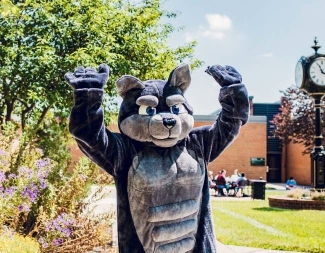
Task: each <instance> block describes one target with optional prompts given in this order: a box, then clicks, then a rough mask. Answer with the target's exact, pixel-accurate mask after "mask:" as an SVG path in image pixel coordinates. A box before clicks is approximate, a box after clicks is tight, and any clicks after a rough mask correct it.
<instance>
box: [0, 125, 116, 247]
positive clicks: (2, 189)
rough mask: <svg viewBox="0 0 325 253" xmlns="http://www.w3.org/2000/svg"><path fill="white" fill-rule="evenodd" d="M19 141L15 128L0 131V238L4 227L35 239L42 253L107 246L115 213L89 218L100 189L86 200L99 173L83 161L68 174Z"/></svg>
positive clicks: (85, 160) (41, 153)
mask: <svg viewBox="0 0 325 253" xmlns="http://www.w3.org/2000/svg"><path fill="white" fill-rule="evenodd" d="M24 141H25V139H24V136H20V135H19V134H17V131H16V127H15V126H14V125H12V124H7V125H5V126H4V130H3V131H2V135H0V194H1V198H0V209H1V212H0V234H1V233H4V229H3V227H2V225H5V228H6V229H9V230H10V231H15V232H18V233H20V234H23V235H25V236H27V238H36V239H37V240H38V242H39V244H40V245H41V246H42V247H41V251H42V252H84V251H86V250H91V249H92V248H93V247H95V246H100V245H105V244H107V243H109V242H110V240H111V233H110V232H109V231H108V228H109V226H110V222H111V219H112V218H113V217H114V216H115V214H114V213H113V212H110V213H104V214H102V215H97V216H94V215H93V208H94V207H93V206H94V205H93V204H94V203H95V202H96V201H98V200H100V199H101V198H103V197H105V195H103V194H102V193H101V190H102V187H99V188H98V190H97V192H96V193H95V194H94V195H92V197H91V198H88V200H86V197H87V196H88V195H89V190H90V186H91V185H92V184H93V183H94V182H96V181H100V180H102V179H101V178H102V175H101V176H100V179H97V178H98V176H99V175H100V173H99V168H98V167H97V166H96V165H94V164H93V163H91V162H90V161H89V160H88V159H87V158H85V157H83V158H81V159H80V161H79V162H78V163H77V164H76V166H75V167H74V169H73V170H72V171H71V172H70V173H68V172H67V169H66V168H61V167H59V166H57V163H56V162H54V161H53V160H51V159H49V158H47V157H45V156H44V153H43V152H42V150H41V149H38V148H37V147H35V146H33V145H30V144H28V143H24ZM21 147H24V148H23V149H21ZM18 157H19V159H17V158H18ZM107 180H109V177H108V178H107Z"/></svg>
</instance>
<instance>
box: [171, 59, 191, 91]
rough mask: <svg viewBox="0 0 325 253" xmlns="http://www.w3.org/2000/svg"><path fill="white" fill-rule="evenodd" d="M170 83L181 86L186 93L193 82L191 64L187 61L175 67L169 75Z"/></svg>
mask: <svg viewBox="0 0 325 253" xmlns="http://www.w3.org/2000/svg"><path fill="white" fill-rule="evenodd" d="M168 83H169V85H170V86H176V87H179V88H180V89H181V91H182V92H183V94H184V93H185V91H186V90H187V88H188V87H189V86H190V83H191V70H190V66H189V65H188V64H186V63H182V64H181V65H179V66H178V67H176V68H174V70H173V71H172V72H171V73H170V75H169V78H168Z"/></svg>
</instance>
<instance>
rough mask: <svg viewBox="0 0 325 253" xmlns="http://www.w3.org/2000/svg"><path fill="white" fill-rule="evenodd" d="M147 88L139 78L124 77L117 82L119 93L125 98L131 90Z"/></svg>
mask: <svg viewBox="0 0 325 253" xmlns="http://www.w3.org/2000/svg"><path fill="white" fill-rule="evenodd" d="M144 88H145V86H144V84H143V82H141V81H140V80H139V79H138V78H136V77H134V76H129V75H124V76H122V77H121V78H120V79H118V80H117V81H116V89H117V93H118V94H119V95H120V96H121V97H122V98H124V96H125V93H126V92H127V91H129V90H131V89H144Z"/></svg>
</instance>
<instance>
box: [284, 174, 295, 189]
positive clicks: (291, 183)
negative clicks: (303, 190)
mask: <svg viewBox="0 0 325 253" xmlns="http://www.w3.org/2000/svg"><path fill="white" fill-rule="evenodd" d="M296 187H297V182H296V180H294V178H293V177H290V178H289V179H288V180H287V182H286V190H291V189H294V188H296Z"/></svg>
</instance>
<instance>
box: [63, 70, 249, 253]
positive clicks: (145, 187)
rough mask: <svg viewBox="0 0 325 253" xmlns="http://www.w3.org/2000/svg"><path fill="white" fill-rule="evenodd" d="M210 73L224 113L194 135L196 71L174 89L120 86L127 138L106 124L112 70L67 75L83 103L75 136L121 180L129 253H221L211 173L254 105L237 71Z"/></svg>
mask: <svg viewBox="0 0 325 253" xmlns="http://www.w3.org/2000/svg"><path fill="white" fill-rule="evenodd" d="M206 72H207V73H208V74H210V75H211V76H212V77H213V78H214V79H215V80H216V81H217V82H218V83H219V85H220V86H221V90H220V94H219V101H220V103H221V105H222V111H221V113H220V114H219V116H218V117H217V119H216V122H215V123H214V124H213V125H212V126H203V127H198V128H193V125H194V119H193V110H192V107H191V106H190V105H189V103H188V102H187V101H186V99H185V97H184V93H185V91H186V90H187V88H188V87H189V85H190V82H191V75H190V68H189V66H188V65H187V64H181V65H179V66H178V67H176V68H175V69H174V70H172V72H171V73H170V76H169V78H168V80H167V81H163V80H147V81H141V80H139V79H137V78H136V77H133V76H130V75H125V76H122V77H121V78H120V79H119V80H118V81H117V82H116V87H117V92H118V94H119V95H120V96H121V97H122V98H123V102H122V104H121V107H120V111H119V117H118V126H119V129H120V132H121V133H113V132H110V131H109V130H108V129H107V128H106V127H105V126H104V123H103V118H104V112H103V108H102V107H101V103H102V100H103V92H104V91H103V86H104V85H105V83H106V82H107V80H108V75H109V68H108V66H107V65H106V64H101V65H100V66H99V70H98V72H97V71H96V70H95V69H94V68H86V69H85V68H83V67H78V68H77V69H76V70H75V72H74V73H67V74H66V75H65V78H66V80H67V82H68V83H69V84H70V85H71V86H72V87H73V89H74V101H75V105H74V107H73V108H72V111H71V115H70V125H69V130H70V132H71V134H72V135H73V136H74V138H75V139H76V141H77V143H78V146H79V148H80V149H81V150H82V152H83V153H85V154H86V156H88V157H89V158H90V159H91V160H92V161H94V162H95V163H96V164H98V165H99V166H100V167H101V168H103V169H104V170H105V171H106V172H108V173H109V174H111V175H112V176H113V177H114V179H115V186H116V192H117V221H118V241H119V243H118V247H119V252H121V253H140V252H141V253H143V252H146V253H174V252H175V253H185V252H186V253H187V252H195V253H210V252H216V251H217V250H216V241H215V235H214V231H213V221H212V216H211V208H210V203H209V201H210V199H209V197H210V195H209V183H208V175H207V168H208V164H209V163H210V162H211V161H213V160H214V159H216V158H217V157H218V156H219V155H220V154H221V152H222V151H223V150H224V149H225V148H226V147H227V146H228V145H229V144H230V143H231V142H232V141H233V140H234V139H235V138H236V136H237V135H238V133H239V130H240V127H241V126H242V125H244V124H245V123H246V122H247V119H248V114H249V103H248V96H247V91H246V88H245V86H244V85H243V84H242V83H241V75H240V74H239V73H238V72H237V71H236V70H235V69H234V68H233V67H231V66H225V67H222V66H220V65H214V66H211V67H208V68H207V70H206ZM202 103H204V101H202Z"/></svg>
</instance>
